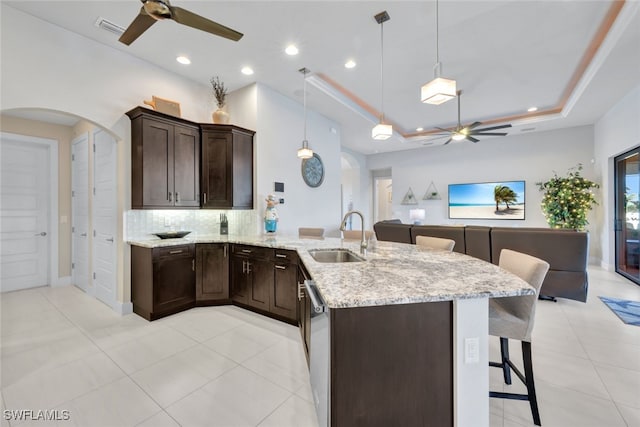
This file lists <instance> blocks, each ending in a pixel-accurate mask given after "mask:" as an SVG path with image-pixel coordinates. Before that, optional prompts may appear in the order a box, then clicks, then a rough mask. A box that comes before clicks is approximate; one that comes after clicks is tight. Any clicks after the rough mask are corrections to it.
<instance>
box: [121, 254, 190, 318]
mask: <svg viewBox="0 0 640 427" xmlns="http://www.w3.org/2000/svg"><path fill="white" fill-rule="evenodd" d="M131 302H132V303H133V311H134V312H135V313H137V314H139V315H140V316H142V317H144V318H145V319H147V320H155V319H158V318H160V317H164V316H167V315H169V314H173V313H177V312H179V311H182V310H186V309H187V308H190V307H193V305H194V303H195V245H193V244H191V245H179V246H168V247H160V248H153V249H151V248H143V247H139V246H132V247H131Z"/></svg>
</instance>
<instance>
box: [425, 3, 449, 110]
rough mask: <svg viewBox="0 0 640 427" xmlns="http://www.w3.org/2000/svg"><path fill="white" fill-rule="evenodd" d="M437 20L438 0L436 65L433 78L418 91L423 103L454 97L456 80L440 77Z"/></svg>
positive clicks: (437, 27) (437, 26)
mask: <svg viewBox="0 0 640 427" xmlns="http://www.w3.org/2000/svg"><path fill="white" fill-rule="evenodd" d="M438 24H439V22H438V0H436V65H435V66H434V67H433V75H434V79H433V80H431V81H430V82H429V83H425V84H424V85H423V86H422V90H421V91H420V92H421V93H420V95H421V96H420V99H421V100H422V102H424V103H425V104H433V105H440V104H442V103H444V102H447V101H448V100H450V99H453V98H455V97H456V81H455V80H451V79H445V78H443V77H440V74H441V73H442V64H441V63H440V34H439V25H438Z"/></svg>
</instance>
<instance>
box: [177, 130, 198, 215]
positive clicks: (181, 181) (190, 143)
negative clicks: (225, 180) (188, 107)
mask: <svg viewBox="0 0 640 427" xmlns="http://www.w3.org/2000/svg"><path fill="white" fill-rule="evenodd" d="M173 159H174V160H173V165H174V169H173V176H174V190H173V191H174V198H173V199H174V205H175V206H185V207H186V206H189V207H197V206H200V134H199V132H198V130H197V129H193V128H188V127H182V126H176V127H175V131H174V144H173Z"/></svg>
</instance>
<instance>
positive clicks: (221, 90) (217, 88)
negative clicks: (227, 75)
mask: <svg viewBox="0 0 640 427" xmlns="http://www.w3.org/2000/svg"><path fill="white" fill-rule="evenodd" d="M210 82H211V87H212V88H213V96H215V97H216V103H217V104H218V108H222V107H224V104H225V102H226V98H227V88H226V87H224V82H221V81H220V79H219V78H218V76H215V77H211V80H210Z"/></svg>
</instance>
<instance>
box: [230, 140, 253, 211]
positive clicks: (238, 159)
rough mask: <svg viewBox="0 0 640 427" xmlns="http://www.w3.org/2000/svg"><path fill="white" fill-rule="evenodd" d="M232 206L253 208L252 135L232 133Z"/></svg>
mask: <svg viewBox="0 0 640 427" xmlns="http://www.w3.org/2000/svg"><path fill="white" fill-rule="evenodd" d="M233 207H234V208H245V209H253V136H252V135H248V134H245V133H240V132H234V134H233Z"/></svg>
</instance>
